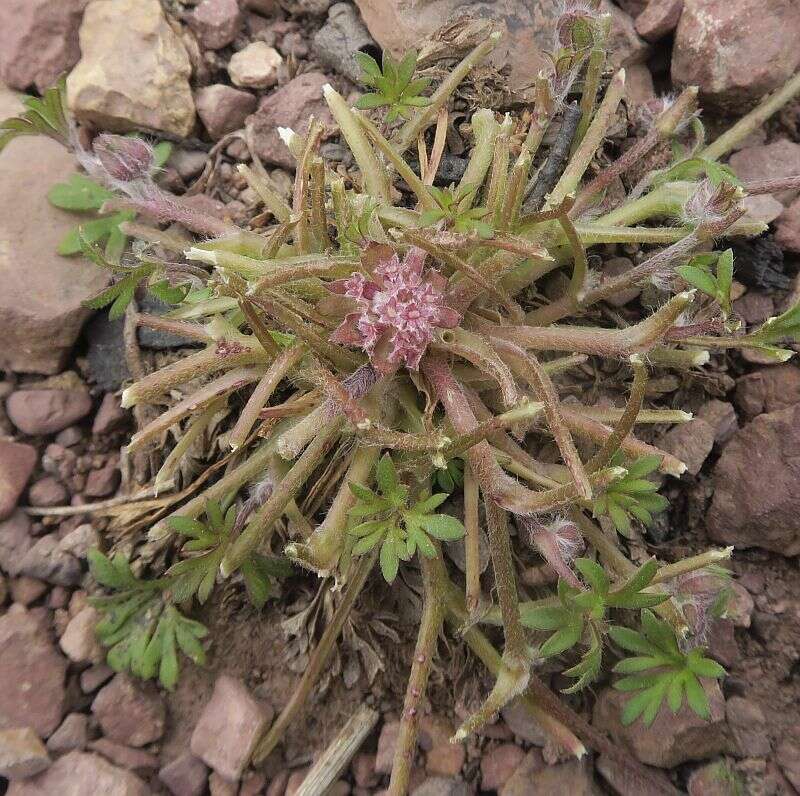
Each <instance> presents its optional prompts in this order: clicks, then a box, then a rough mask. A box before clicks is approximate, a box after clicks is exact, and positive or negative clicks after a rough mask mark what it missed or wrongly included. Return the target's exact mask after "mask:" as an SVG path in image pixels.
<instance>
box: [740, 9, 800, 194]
mask: <svg viewBox="0 0 800 796" xmlns="http://www.w3.org/2000/svg"><path fill="white" fill-rule="evenodd" d="M798 13H799V14H800V9H798ZM798 35H800V31H798ZM729 163H730V166H731V168H732V169H733V170H734V171H735V172H736V176H737V177H739V179H740V180H744V181H745V182H746V181H747V180H777V179H781V178H782V177H794V176H796V175H797V174H800V144H797V143H795V142H794V141H790V140H789V139H788V138H779V139H777V140H776V141H773V142H772V143H771V144H760V145H758V146H749V147H745V148H744V149H740V150H739V151H738V152H734V153H733V154H732V155H731V157H730V161H729ZM797 194H798V191H797V190H789V191H781V192H779V193H776V194H774V196H775V198H776V199H779V200H780V201H781V202H783V203H784V204H788V203H789V202H791V201H792V199H794V198H795V197H796V196H797Z"/></svg>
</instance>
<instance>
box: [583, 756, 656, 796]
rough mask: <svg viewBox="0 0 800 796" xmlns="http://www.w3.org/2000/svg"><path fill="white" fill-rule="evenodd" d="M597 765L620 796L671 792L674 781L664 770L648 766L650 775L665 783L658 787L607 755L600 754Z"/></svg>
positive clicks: (654, 794) (653, 794)
mask: <svg viewBox="0 0 800 796" xmlns="http://www.w3.org/2000/svg"><path fill="white" fill-rule="evenodd" d="M595 767H596V769H597V771H598V773H599V774H600V775H601V776H602V777H603V779H604V780H605V781H606V782H607V783H608V784H609V785H610V786H611V790H612V792H613V793H618V794H619V796H662V794H664V793H667V792H669V790H670V789H671V788H672V783H671V782H670V781H669V779H668V778H667V777H666V776H665V774H664V772H663V771H659V770H658V769H656V768H649V767H647V772H648V774H649V776H650V777H651V778H652V779H654V780H660V781H661V782H662V783H663V785H662V787H660V788H659V787H657V786H656V785H655V784H654V783H651V782H649V781H645V780H644V779H642V777H638V776H636V775H635V774H633V773H632V772H631V770H630V768H628V767H627V766H623V765H620V764H619V762H617V761H616V760H612V759H611V758H609V757H607V756H606V755H600V756H599V757H598V758H597V760H596V761H595Z"/></svg>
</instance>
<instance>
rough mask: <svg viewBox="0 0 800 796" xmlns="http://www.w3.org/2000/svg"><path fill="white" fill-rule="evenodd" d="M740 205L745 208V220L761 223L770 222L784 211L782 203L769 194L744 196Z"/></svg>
mask: <svg viewBox="0 0 800 796" xmlns="http://www.w3.org/2000/svg"><path fill="white" fill-rule="evenodd" d="M742 207H743V208H744V210H745V215H744V220H745V221H757V222H759V223H761V224H771V223H772V222H773V221H774V220H775V219H776V218H778V217H779V216H780V215H781V214H782V213H783V211H784V207H783V205H782V204H781V203H780V202H779V201H778V200H777V199H775V197H774V196H771V195H770V194H760V195H756V196H745V198H744V199H742Z"/></svg>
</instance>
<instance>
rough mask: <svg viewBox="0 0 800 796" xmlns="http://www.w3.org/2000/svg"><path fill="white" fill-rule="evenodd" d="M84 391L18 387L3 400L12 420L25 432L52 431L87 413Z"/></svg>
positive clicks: (58, 429) (47, 432) (88, 408)
mask: <svg viewBox="0 0 800 796" xmlns="http://www.w3.org/2000/svg"><path fill="white" fill-rule="evenodd" d="M91 408H92V399H91V398H90V397H89V393H88V392H87V391H86V390H17V391H16V392H13V393H11V395H10V396H9V397H8V400H7V401H6V412H7V413H8V417H9V419H10V420H11V422H12V423H13V424H14V425H15V426H16V427H17V428H18V429H19V430H20V431H24V432H25V433H26V434H31V435H35V434H54V433H55V432H56V431H61V429H62V428H66V427H67V426H71V425H72V424H73V423H75V422H76V421H77V420H80V419H81V418H83V417H86V415H88V414H89V412H90V411H91Z"/></svg>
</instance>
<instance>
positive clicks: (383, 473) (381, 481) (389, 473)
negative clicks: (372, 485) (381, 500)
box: [375, 453, 400, 500]
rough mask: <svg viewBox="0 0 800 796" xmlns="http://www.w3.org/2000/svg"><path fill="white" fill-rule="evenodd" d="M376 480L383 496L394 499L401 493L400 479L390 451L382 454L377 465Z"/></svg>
mask: <svg viewBox="0 0 800 796" xmlns="http://www.w3.org/2000/svg"><path fill="white" fill-rule="evenodd" d="M375 480H376V481H377V483H378V488H379V489H380V491H381V495H383V497H385V498H388V499H389V500H392V499H394V498H396V497H397V496H398V495H399V494H400V479H399V478H398V477H397V470H396V469H395V467H394V462H393V461H392V457H391V456H389V454H388V453H384V454H383V456H381V458H380V461H379V462H378V464H377V466H376V467H375Z"/></svg>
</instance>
